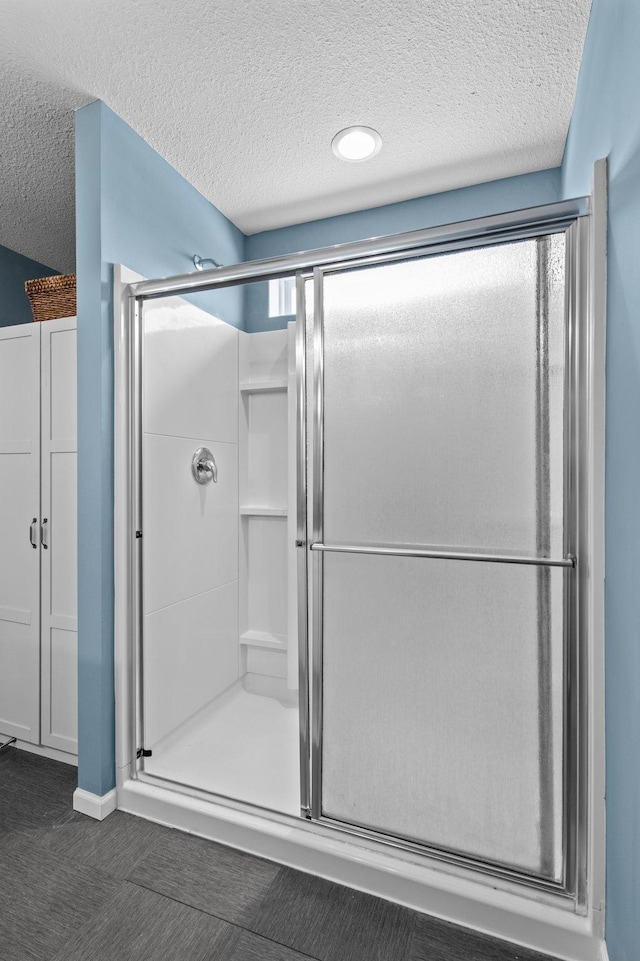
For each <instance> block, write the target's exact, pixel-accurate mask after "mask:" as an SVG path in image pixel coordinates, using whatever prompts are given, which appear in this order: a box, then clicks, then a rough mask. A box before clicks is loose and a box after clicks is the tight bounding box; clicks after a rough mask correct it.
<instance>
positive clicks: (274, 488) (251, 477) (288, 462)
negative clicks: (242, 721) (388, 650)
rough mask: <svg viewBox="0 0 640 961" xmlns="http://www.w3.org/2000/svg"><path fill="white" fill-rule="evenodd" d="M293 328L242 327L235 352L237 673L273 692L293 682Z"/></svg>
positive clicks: (295, 637) (294, 661)
mask: <svg viewBox="0 0 640 961" xmlns="http://www.w3.org/2000/svg"><path fill="white" fill-rule="evenodd" d="M294 328H295V325H294V324H290V326H289V329H288V330H275V331H268V332H261V333H257V334H245V333H241V334H240V344H239V355H238V356H239V396H240V405H239V419H240V422H239V436H238V441H239V451H238V453H239V467H240V490H239V494H240V508H239V514H240V528H239V539H240V541H239V543H240V552H239V659H240V673H241V675H242V676H244V677H245V679H247V678H250V679H252V683H253V684H254V685H255V683H256V679H259V678H260V677H262V678H263V679H265V678H266V679H267V680H268V683H267V684H266V685H264V684H261V683H258V684H257V689H260V690H265V691H270V692H271V691H276V690H277V695H276V694H273V696H280V695H281V694H282V693H283V691H286V689H287V688H289V689H295V688H297V650H296V648H297V633H296V626H297V620H296V617H295V616H294V615H295V604H296V591H295V579H294V582H292V581H291V577H292V573H293V574H295V517H296V510H295V497H296V486H295V403H296V391H295V364H294V360H295V349H294ZM283 520H284V521H285V523H282V522H283ZM292 604H293V605H294V609H293V610H292V609H291V605H292ZM292 625H294V626H293V628H292ZM276 682H277V683H276ZM274 685H276V686H275V687H274ZM277 685H281V688H282V689H280V688H277Z"/></svg>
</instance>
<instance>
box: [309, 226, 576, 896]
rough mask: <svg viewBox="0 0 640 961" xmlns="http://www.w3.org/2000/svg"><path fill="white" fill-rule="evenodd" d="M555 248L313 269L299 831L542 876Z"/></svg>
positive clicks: (555, 504)
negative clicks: (305, 731) (310, 665)
mask: <svg viewBox="0 0 640 961" xmlns="http://www.w3.org/2000/svg"><path fill="white" fill-rule="evenodd" d="M565 239H566V235H565V233H564V232H562V233H557V234H551V235H547V236H540V237H534V238H532V239H525V240H519V241H515V242H509V243H502V244H496V245H493V246H477V247H475V248H471V249H466V250H460V251H452V252H449V253H443V254H439V255H432V256H428V257H421V258H416V259H411V260H407V259H404V260H399V259H397V258H396V259H388V260H386V261H384V260H383V261H380V260H378V261H377V262H375V263H363V264H362V265H360V266H353V265H347V266H345V267H343V268H335V267H331V268H324V269H318V270H316V271H315V275H314V301H315V313H314V317H313V321H312V322H311V321H309V324H308V331H307V339H308V342H309V347H310V349H309V356H310V360H311V365H312V367H313V370H309V371H308V376H309V377H310V378H311V377H313V380H314V389H313V397H314V399H313V403H312V404H311V405H310V408H311V409H310V411H309V425H308V430H309V434H310V437H311V440H312V444H311V445H310V447H311V455H312V456H311V460H312V463H310V465H309V472H310V478H311V487H312V489H311V487H310V490H309V500H310V503H311V502H312V507H313V509H312V513H313V518H312V522H311V526H312V532H311V554H310V557H311V558H312V573H311V585H312V617H311V626H312V631H311V636H312V644H311V651H312V658H313V662H314V671H315V679H314V684H313V687H312V735H311V736H312V750H311V754H312V777H311V781H312V799H311V815H312V817H314V818H315V819H318V820H323V821H328V822H332V823H338V824H340V825H343V826H348V827H350V828H352V829H356V830H365V831H371V832H373V833H375V834H376V835H378V836H380V837H383V838H384V837H386V838H393V839H400V840H401V841H403V842H407V843H409V844H410V843H412V842H415V843H417V844H420V845H423V846H427V847H428V848H430V849H432V850H434V851H441V852H449V853H452V854H458V855H461V856H463V857H464V858H467V859H469V860H470V861H472V862H474V863H485V864H491V865H493V866H494V867H495V866H499V867H502V868H504V869H505V870H506V871H508V872H512V873H514V874H515V875H523V876H529V877H535V878H539V879H542V880H543V881H545V882H549V883H550V884H552V885H554V884H562V883H563V882H564V880H565V873H564V872H565V845H566V828H565V814H564V812H565V810H566V804H565V793H566V775H565V771H566V763H567V756H566V748H565V735H566V722H565V687H566V666H565V665H566V651H567V636H568V625H569V624H570V621H571V617H570V613H569V603H570V601H569V598H570V595H571V590H572V578H573V576H574V573H575V572H574V571H573V569H572V565H573V560H572V558H571V553H572V550H573V546H572V542H571V533H570V527H571V525H570V523H569V522H568V521H569V517H570V509H569V508H570V505H569V504H568V501H569V500H570V497H571V487H570V484H571V478H570V476H569V472H568V470H567V468H566V464H567V460H568V458H567V454H566V452H567V450H568V449H569V446H568V445H569V438H568V432H569V419H568V414H567V410H566V408H567V406H568V405H567V404H565V396H566V395H567V389H568V385H567V371H568V370H569V366H570V365H569V364H568V363H567V362H566V360H565V357H566V356H567V355H568V350H569V346H570V345H569V339H568V337H567V333H566V331H567V324H566V314H567V311H566V307H565Z"/></svg>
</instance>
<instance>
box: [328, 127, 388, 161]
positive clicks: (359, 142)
mask: <svg viewBox="0 0 640 961" xmlns="http://www.w3.org/2000/svg"><path fill="white" fill-rule="evenodd" d="M331 147H332V149H333V152H334V154H335V155H336V157H338V158H339V159H340V160H347V161H348V162H349V163H360V162H361V161H362V160H371V158H372V157H375V155H376V154H377V153H379V152H380V148H381V147H382V138H381V136H380V134H379V133H378V131H377V130H374V129H373V128H372V127H345V129H344V130H341V131H340V133H337V134H336V135H335V137H334V138H333V140H332V141H331Z"/></svg>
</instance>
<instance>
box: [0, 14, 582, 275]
mask: <svg viewBox="0 0 640 961" xmlns="http://www.w3.org/2000/svg"><path fill="white" fill-rule="evenodd" d="M589 9H590V0H321V2H320V0H261V2H256V0H244V2H243V0H223V2H220V0H213V2H203V0H180V2H179V3H177V2H176V0H110V2H109V3H106V2H103V0H57V2H51V0H2V4H1V30H0V84H1V93H2V99H1V101H0V103H1V110H0V243H2V244H5V245H6V246H9V247H13V248H14V249H17V250H19V251H20V252H22V253H25V254H28V255H29V256H31V257H34V258H35V259H38V260H41V261H43V262H44V263H46V264H48V265H50V266H53V267H57V268H59V269H63V270H64V269H70V268H72V267H73V262H74V251H73V244H74V228H73V217H74V214H73V132H72V131H73V117H72V111H73V109H74V108H75V107H78V106H81V105H83V104H85V103H88V102H89V101H91V100H94V99H96V98H100V99H102V100H104V101H105V102H106V103H107V104H108V105H109V106H110V107H111V108H112V109H113V110H115V112H116V113H118V114H120V116H121V117H123V118H124V119H125V120H126V121H127V122H128V123H129V124H130V125H131V126H132V127H133V128H134V129H135V130H137V131H138V133H140V134H141V135H142V136H143V137H144V138H145V140H147V141H148V142H149V143H150V144H151V146H152V147H154V148H155V149H156V150H157V151H158V152H159V153H160V154H162V156H163V157H165V158H166V159H167V160H168V161H169V163H171V164H172V165H173V166H174V167H175V168H176V169H177V170H179V171H180V173H182V174H183V175H184V176H185V177H186V178H187V179H188V180H189V181H190V182H191V183H192V184H193V185H194V186H195V187H197V189H198V190H200V191H201V193H203V194H204V195H205V196H206V197H208V198H209V199H210V200H211V201H212V202H213V203H214V204H216V206H217V207H219V208H220V210H222V211H223V212H224V213H225V214H226V215H227V216H228V217H230V218H231V220H233V221H234V222H235V223H236V224H237V225H238V226H239V227H240V228H241V229H242V230H244V231H245V232H246V233H255V232H256V231H259V230H264V229H267V228H271V227H278V226H283V225H285V224H290V223H297V222H301V221H304V220H310V219H315V218H317V217H325V216H330V215H332V214H337V213H344V212H346V211H350V210H356V209H361V208H363V207H369V206H373V205H378V204H384V203H390V202H393V201H397V200H403V199H407V198H409V197H416V196H420V195H422V194H428V193H435V192H438V191H441V190H448V189H452V188H454V187H459V186H463V185H467V184H472V183H479V182H482V181H485V180H494V179H496V178H500V177H507V176H511V175H514V174H519V173H525V172H528V171H531V170H540V169H544V168H547V167H553V166H556V165H557V164H559V163H560V161H561V159H562V153H563V149H564V142H565V137H566V134H567V128H568V124H569V119H570V116H571V110H572V106H573V98H574V94H575V86H576V81H577V76H578V68H579V65H580V59H581V55H582V46H583V42H584V35H585V32H586V27H587V19H588V15H589ZM351 124H366V125H368V126H372V127H375V128H376V129H377V130H379V132H380V133H381V135H382V139H383V147H382V151H381V152H380V154H379V155H378V156H377V157H376V158H375V159H373V160H372V161H370V162H369V163H365V164H345V163H342V162H341V161H339V160H338V159H336V158H335V157H334V155H333V153H332V152H331V146H330V144H331V138H332V137H333V135H334V134H335V133H336V132H337V131H338V130H340V129H341V128H343V127H346V126H349V125H351Z"/></svg>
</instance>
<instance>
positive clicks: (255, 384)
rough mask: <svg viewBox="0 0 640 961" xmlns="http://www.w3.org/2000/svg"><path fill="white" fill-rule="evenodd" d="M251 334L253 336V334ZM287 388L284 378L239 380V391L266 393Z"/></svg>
mask: <svg viewBox="0 0 640 961" xmlns="http://www.w3.org/2000/svg"><path fill="white" fill-rule="evenodd" d="M253 336H255V334H254V335H253ZM287 388H288V384H287V381H286V380H285V379H280V378H272V379H271V380H247V381H243V382H241V384H240V393H242V394H267V393H272V392H275V391H278V392H281V391H286V390H287Z"/></svg>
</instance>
